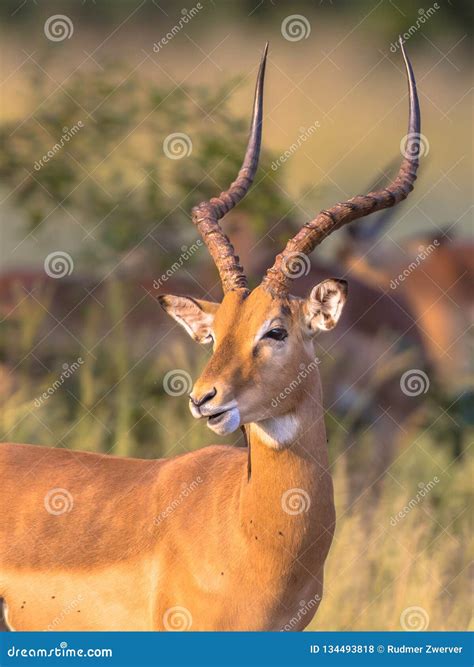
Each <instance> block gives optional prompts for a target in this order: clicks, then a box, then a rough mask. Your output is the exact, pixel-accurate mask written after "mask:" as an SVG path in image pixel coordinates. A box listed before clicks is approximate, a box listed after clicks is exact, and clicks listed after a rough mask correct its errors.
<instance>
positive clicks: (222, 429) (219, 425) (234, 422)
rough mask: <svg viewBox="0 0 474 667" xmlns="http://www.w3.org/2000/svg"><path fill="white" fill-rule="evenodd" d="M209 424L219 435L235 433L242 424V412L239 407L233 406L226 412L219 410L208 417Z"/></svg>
mask: <svg viewBox="0 0 474 667" xmlns="http://www.w3.org/2000/svg"><path fill="white" fill-rule="evenodd" d="M207 425H208V427H209V428H210V429H211V431H214V433H217V434H218V435H227V434H228V433H233V432H234V431H236V430H237V429H238V428H239V426H240V412H239V409H238V408H231V409H230V410H226V411H225V412H218V413H217V414H214V415H211V416H210V417H208V419H207Z"/></svg>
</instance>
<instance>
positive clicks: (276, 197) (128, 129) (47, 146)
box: [0, 63, 292, 270]
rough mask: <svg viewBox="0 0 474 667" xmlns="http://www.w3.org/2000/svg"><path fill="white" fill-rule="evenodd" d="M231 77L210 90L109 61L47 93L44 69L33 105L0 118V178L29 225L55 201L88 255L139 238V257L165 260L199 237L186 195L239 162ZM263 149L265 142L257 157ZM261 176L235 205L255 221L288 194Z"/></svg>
mask: <svg viewBox="0 0 474 667" xmlns="http://www.w3.org/2000/svg"><path fill="white" fill-rule="evenodd" d="M46 68H47V64H46V63H44V69H46ZM235 83H236V82H235V81H231V82H229V83H228V84H227V85H225V86H220V87H217V88H216V90H215V91H209V90H208V89H206V88H204V87H194V88H192V87H175V86H173V85H171V86H170V85H166V86H163V85H158V84H156V83H154V82H153V81H150V80H148V79H145V78H144V77H143V76H142V75H140V74H139V73H137V72H132V73H127V71H126V68H125V67H124V65H123V64H110V65H108V66H107V67H105V68H104V69H103V70H97V71H87V72H82V71H81V72H76V73H75V74H73V75H72V76H71V77H70V78H69V79H68V80H67V81H66V83H65V84H64V86H63V87H62V89H61V90H57V91H56V92H54V93H53V94H51V93H50V92H49V89H48V86H49V85H50V82H49V81H48V78H47V77H44V76H41V77H37V78H36V79H35V80H34V81H32V90H34V91H35V99H34V100H33V109H35V111H34V116H33V117H32V118H29V119H26V120H25V122H23V123H22V124H21V125H20V126H19V127H18V123H14V124H12V125H8V124H7V125H4V126H3V127H2V128H1V130H0V140H1V143H2V145H3V150H2V154H1V157H0V176H1V179H2V181H3V182H6V183H7V184H8V185H9V186H10V187H11V188H12V189H14V198H15V202H16V204H18V205H19V206H20V207H21V209H22V210H23V211H24V212H26V214H27V218H28V224H29V226H30V228H31V229H38V228H41V230H44V229H45V228H46V227H47V226H48V225H50V224H51V222H52V220H53V219H54V213H55V212H56V211H58V212H59V213H61V214H63V213H64V211H67V212H68V213H69V214H70V215H71V216H73V219H74V220H75V221H77V223H78V224H80V225H81V226H82V227H83V228H84V230H85V233H86V235H87V232H88V233H89V234H90V237H89V243H88V244H86V248H87V250H88V252H89V253H90V254H91V259H93V260H94V261H96V260H97V259H101V260H107V259H111V260H114V259H116V258H117V256H119V257H120V256H123V255H124V254H126V253H128V252H129V251H131V250H132V249H134V248H136V247H138V246H139V245H141V244H143V245H142V247H143V249H144V250H145V251H146V253H147V254H148V256H149V259H150V260H151V261H150V263H149V264H148V265H149V266H153V268H154V270H157V269H159V268H162V267H164V265H165V262H166V261H167V255H169V256H172V257H176V256H178V255H179V254H180V252H181V250H180V248H181V246H182V245H183V244H185V243H189V242H190V241H192V240H193V239H194V238H195V237H196V232H195V230H194V228H193V227H192V225H190V224H189V216H190V211H191V208H192V206H194V205H195V204H197V203H199V202H200V201H202V200H203V199H208V198H209V197H211V196H215V195H217V194H218V193H219V192H220V191H221V190H222V189H224V188H226V187H227V186H228V185H229V183H230V182H231V181H232V180H233V179H234V178H235V176H236V174H237V172H238V170H239V168H240V165H241V162H242V158H243V155H244V152H245V146H246V141H247V127H248V123H247V120H246V121H245V122H243V121H242V120H237V119H235V118H234V117H232V115H231V114H230V113H229V109H228V97H229V94H230V93H229V91H230V89H231V88H234V87H235ZM249 111H250V103H249ZM206 114H209V115H208V116H207V115H206ZM174 133H180V134H184V135H186V136H185V137H184V139H182V140H180V139H178V140H177V144H174V147H175V152H174V153H173V150H172V147H173V144H172V145H171V149H170V150H168V154H169V153H170V152H171V155H172V156H173V157H176V156H177V155H182V156H183V157H181V158H180V159H170V157H167V149H166V142H167V137H169V136H170V135H173V134H174ZM65 137H67V138H65ZM61 141H62V144H63V145H61ZM180 141H181V143H180ZM56 145H59V148H58V147H57V146H56ZM55 146H56V148H55ZM48 151H51V152H52V153H51V152H50V158H49V159H46V160H45V159H44V158H43V156H47V157H48ZM179 151H181V152H179ZM271 159H272V156H270V155H268V154H267V153H265V151H264V152H263V154H262V158H261V162H262V164H263V165H268V164H270V163H271ZM258 181H259V185H258V196H252V195H250V196H249V197H247V198H246V199H245V200H244V201H243V202H242V204H241V205H240V206H239V214H243V215H245V213H246V212H247V213H251V217H250V220H251V223H249V224H252V225H254V229H260V230H261V229H262V227H263V226H264V224H265V225H272V220H279V219H280V218H282V217H284V216H285V215H286V214H287V213H288V211H289V210H290V209H291V206H292V204H291V202H289V201H288V200H287V199H286V198H285V196H284V195H283V191H282V190H281V189H280V188H279V187H278V181H277V176H276V175H275V174H273V172H272V175H271V177H265V176H264V175H263V173H262V172H259V174H258ZM269 212H270V213H269ZM269 215H270V220H269V219H268V218H269ZM66 220H68V221H70V219H69V218H68V216H67V215H66ZM70 222H71V224H74V223H73V222H72V221H70ZM144 265H145V262H144Z"/></svg>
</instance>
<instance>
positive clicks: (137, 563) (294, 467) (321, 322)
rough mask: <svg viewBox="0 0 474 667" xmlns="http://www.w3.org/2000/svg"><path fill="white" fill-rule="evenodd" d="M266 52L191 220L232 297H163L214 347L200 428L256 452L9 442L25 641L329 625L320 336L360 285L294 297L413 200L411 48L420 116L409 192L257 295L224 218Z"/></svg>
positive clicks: (0, 539) (10, 549)
mask: <svg viewBox="0 0 474 667" xmlns="http://www.w3.org/2000/svg"><path fill="white" fill-rule="evenodd" d="M266 51H267V48H265V51H264V54H263V57H262V61H261V64H260V69H259V73H258V78H257V86H256V92H255V100H254V107H253V116H252V122H251V127H250V136H249V142H248V146H247V151H246V154H245V158H244V162H243V165H242V168H241V170H240V172H239V174H238V176H237V179H236V180H235V181H234V182H233V183H232V184H231V186H230V187H229V188H228V189H227V190H226V191H225V192H222V193H221V194H220V195H219V196H218V197H216V198H213V199H211V200H210V201H207V202H204V203H201V204H200V205H199V206H197V207H195V208H194V209H193V213H192V217H193V222H194V224H195V225H196V227H197V229H198V231H199V232H200V234H201V235H202V238H203V240H204V242H205V244H206V246H207V248H208V249H209V252H210V254H211V256H212V258H213V260H214V263H215V265H216V267H217V269H218V272H219V276H220V280H221V283H222V288H223V292H224V297H223V300H222V302H221V303H212V302H209V301H203V300H200V299H195V298H191V297H186V296H172V295H164V296H161V298H160V303H161V305H162V306H163V308H164V309H165V310H166V311H167V312H168V313H169V315H171V317H173V318H174V319H175V320H176V321H177V322H178V323H179V324H181V325H182V326H183V327H184V329H185V330H186V331H187V332H188V333H189V334H190V335H191V336H192V338H193V339H194V340H196V341H197V342H199V343H204V344H206V343H209V344H212V345H213V354H212V356H211V358H210V360H209V363H208V364H207V365H206V367H205V369H204V371H203V373H202V374H201V376H200V377H199V379H198V380H197V382H196V383H195V384H194V387H193V389H192V393H191V394H190V409H191V412H192V414H193V416H194V417H196V419H201V420H205V421H206V423H207V425H208V427H209V428H210V429H211V430H212V431H214V433H217V434H218V435H224V434H228V433H232V432H234V431H236V430H237V429H238V428H239V427H243V429H244V430H245V434H246V440H247V445H248V446H247V447H246V448H235V447H230V446H222V445H214V446H211V447H207V448H204V449H201V450H199V451H194V452H192V453H189V454H185V455H183V456H178V457H175V458H172V459H168V460H140V459H127V458H118V457H113V456H107V455H102V454H92V453H87V452H78V451H67V450H64V449H59V448H43V447H35V446H31V445H17V444H4V445H2V446H1V447H0V464H1V483H0V499H1V506H2V512H1V519H0V530H1V534H0V564H1V571H0V597H1V598H2V599H3V606H4V616H5V625H6V626H7V627H10V628H11V629H16V630H40V629H48V628H49V629H54V628H56V629H61V630H86V629H87V630H178V629H191V630H279V629H292V630H301V629H303V628H304V627H305V626H306V625H307V624H308V622H309V620H310V619H311V618H312V616H314V614H315V613H316V610H317V607H318V605H319V602H320V600H321V597H322V592H323V569H324V563H325V560H326V557H327V555H328V551H329V548H330V545H331V541H332V537H333V531H334V525H335V512H334V503H333V487H332V481H331V476H330V472H329V468H328V454H327V449H326V433H325V427H324V419H323V416H324V414H323V406H322V395H321V386H320V380H319V373H318V367H317V363H316V362H315V357H314V350H313V338H314V336H315V335H316V334H317V333H318V332H319V331H326V330H329V329H332V328H333V327H334V326H335V325H336V323H337V321H338V319H339V317H340V315H341V311H342V308H343V306H344V302H345V300H346V295H347V287H346V283H345V282H344V281H342V280H337V279H329V280H323V282H321V283H319V284H318V285H316V286H315V287H313V288H312V289H311V291H310V293H309V295H308V296H307V298H304V299H303V298H296V297H292V296H291V295H290V294H289V288H290V285H291V281H292V279H293V278H294V277H295V272H294V270H293V269H294V262H295V261H296V262H297V261H298V260H300V259H301V257H302V256H303V255H309V254H310V253H311V252H312V250H313V249H314V248H315V247H316V246H317V245H318V244H319V243H321V242H322V241H323V240H324V239H325V238H326V237H327V236H329V234H331V233H332V232H333V231H335V230H336V229H338V228H339V227H341V226H342V225H344V224H347V223H349V222H350V221H352V220H355V219H357V218H361V217H363V216H365V215H368V214H369V213H372V212H373V211H377V210H380V209H383V208H386V207H389V206H393V205H395V204H397V203H398V202H400V201H401V200H403V199H405V197H407V195H408V194H409V192H410V191H411V190H412V189H413V182H414V180H415V178H416V169H417V167H418V147H417V135H418V134H419V132H420V114H419V107H418V100H417V93H416V87H415V81H414V75H413V71H412V68H411V65H410V63H409V61H408V59H407V57H406V55H405V52H404V50H403V45H402V53H403V57H404V61H405V66H406V71H407V78H408V88H409V101H410V104H409V124H408V138H407V147H406V151H405V156H404V158H403V160H402V163H401V166H400V170H399V173H398V176H397V178H396V179H395V180H394V182H393V183H392V184H391V185H389V186H388V187H387V188H386V189H384V190H380V191H376V192H370V193H369V194H368V195H363V196H362V195H359V196H356V197H354V198H352V199H350V200H349V201H346V202H343V203H338V204H336V205H335V206H333V207H332V208H330V209H327V210H324V211H321V213H319V214H318V215H317V217H316V218H315V219H314V220H312V221H310V222H308V223H306V224H305V225H304V227H303V228H302V229H301V230H300V231H299V232H298V233H297V234H296V236H295V237H294V238H293V239H291V240H290V241H289V242H288V244H287V246H286V248H285V249H284V250H283V252H282V253H281V254H279V255H278V256H277V257H276V259H275V262H274V264H273V266H272V267H271V268H270V269H268V271H267V273H266V275H265V277H264V278H263V281H262V282H261V284H260V285H259V286H258V287H257V288H256V289H254V290H252V291H250V290H249V288H248V284H247V279H246V277H245V275H244V272H243V269H242V267H241V266H240V264H239V259H238V257H237V256H236V254H235V253H234V249H233V247H232V245H231V243H230V241H229V239H228V238H227V236H226V235H225V234H224V232H223V231H222V228H221V226H220V224H219V220H220V219H221V218H222V217H223V216H224V215H225V213H227V212H228V211H229V210H230V209H231V208H232V207H233V206H235V205H236V204H237V203H238V202H239V201H240V200H241V199H242V197H243V196H244V195H245V194H246V192H247V191H248V189H249V187H250V185H251V183H252V180H253V178H254V176H255V172H256V170H257V163H258V157H259V152H260V143H261V132H262V98H263V82H264V72H265V61H266ZM185 488H187V489H189V493H188V494H185V497H183V489H185ZM302 604H304V605H305V606H306V610H307V612H308V613H304V614H303V613H301V605H302ZM58 619H59V620H58Z"/></svg>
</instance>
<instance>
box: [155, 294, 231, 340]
mask: <svg viewBox="0 0 474 667" xmlns="http://www.w3.org/2000/svg"><path fill="white" fill-rule="evenodd" d="M158 302H159V304H160V306H161V307H162V308H163V310H166V312H167V313H168V315H171V317H172V318H173V319H174V320H176V322H178V324H181V326H182V327H183V328H184V329H186V331H187V332H188V334H189V335H190V336H191V338H193V339H194V340H195V341H197V342H198V343H211V342H212V340H213V328H212V327H213V324H214V315H215V313H216V311H217V309H218V308H219V304H218V303H214V302H213V301H203V300H202V299H193V298H191V297H190V296H174V295H172V294H163V295H160V296H159V297H158Z"/></svg>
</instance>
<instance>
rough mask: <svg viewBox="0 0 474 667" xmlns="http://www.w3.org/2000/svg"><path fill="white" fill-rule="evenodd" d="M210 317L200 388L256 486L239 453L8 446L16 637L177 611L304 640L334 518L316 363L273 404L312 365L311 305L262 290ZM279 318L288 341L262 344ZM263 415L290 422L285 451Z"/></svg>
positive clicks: (3, 569) (5, 462)
mask: <svg viewBox="0 0 474 667" xmlns="http://www.w3.org/2000/svg"><path fill="white" fill-rule="evenodd" d="M332 284H333V283H331V285H332ZM335 284H336V283H334V285H335ZM322 292H325V289H324V288H322V291H321V290H319V291H318V294H319V293H322ZM331 294H332V289H331ZM313 307H314V308H317V309H318V312H320V311H321V309H322V311H324V312H325V308H326V306H325V305H324V304H319V305H318V304H313ZM215 310H216V314H215V320H214V323H213V332H214V336H215V341H216V342H215V351H214V354H213V356H212V358H211V360H210V362H209V364H208V365H207V367H206V368H205V370H204V373H203V375H202V376H201V378H200V379H199V381H198V383H196V386H195V388H194V391H201V390H203V389H205V388H206V386H207V385H209V384H217V385H218V400H220V401H223V400H227V398H229V397H230V396H232V398H234V399H236V400H237V401H238V403H239V407H240V409H241V414H242V421H243V423H245V424H246V427H245V428H246V433H247V438H248V440H249V442H250V445H251V468H252V474H251V476H250V478H249V476H248V470H247V451H246V450H245V449H236V448H232V447H228V446H211V447H207V448H204V449H202V450H199V451H196V452H192V453H189V454H185V455H183V456H179V457H175V458H172V459H169V460H157V461H146V460H138V459H120V458H115V457H112V456H107V455H102V454H90V453H85V452H78V451H68V450H63V449H59V448H43V447H38V446H31V445H17V444H3V445H1V446H0V471H1V484H0V505H1V506H2V508H4V511H3V512H2V515H1V518H0V545H1V546H0V597H2V598H4V600H5V601H6V603H7V605H8V609H9V621H10V623H11V626H12V628H13V629H16V630H41V629H60V630H85V629H90V630H152V629H156V630H163V629H165V630H166V629H170V627H169V625H170V621H169V614H170V613H171V614H173V613H176V614H178V615H179V614H181V616H183V614H184V621H185V627H183V628H182V629H192V630H280V629H282V628H284V627H286V628H287V629H294V630H301V629H303V628H304V627H305V625H306V624H307V623H308V622H309V621H310V620H311V617H312V616H313V615H314V613H315V612H316V610H317V607H318V605H319V602H320V599H321V596H322V591H323V567H324V562H325V559H326V557H327V554H328V551H329V547H330V544H331V541H332V535H333V530H334V521H335V515H334V505H333V489H332V482H331V478H330V474H329V469H328V459H327V451H326V436H325V429H324V422H323V409H322V397H321V388H320V382H319V375H318V371H317V369H315V370H314V372H312V373H310V374H308V376H307V377H306V378H305V379H304V381H303V382H301V385H299V386H298V387H296V388H295V389H294V391H293V392H292V394H291V395H290V396H288V397H287V400H286V399H285V401H282V403H281V405H279V406H278V407H277V408H272V406H271V399H272V397H274V396H275V395H276V394H278V392H280V391H282V389H284V387H285V386H286V385H287V384H288V382H289V381H290V380H291V379H292V378H294V377H295V376H296V375H297V374H298V372H299V370H300V369H301V365H302V364H304V363H306V364H307V363H310V362H311V360H312V359H313V356H312V354H311V346H310V337H311V335H312V334H313V333H314V332H313V331H311V330H310V329H311V322H309V321H308V319H307V318H306V319H305V315H304V313H306V311H307V310H308V303H307V302H306V303H305V302H302V301H301V300H297V299H284V300H281V299H279V298H274V297H272V296H271V295H270V294H269V293H268V292H265V291H264V290H262V289H261V288H258V289H257V290H254V292H252V293H251V294H250V295H249V296H246V295H242V294H238V293H235V292H234V293H229V294H227V295H226V297H225V299H224V301H223V303H222V304H221V306H216V308H215ZM274 316H278V317H279V318H280V320H281V321H282V322H283V323H284V324H285V326H286V327H287V328H288V332H289V340H290V344H288V345H285V346H281V345H279V344H278V345H276V346H275V345H274V344H273V343H267V342H264V343H258V344H255V341H254V336H255V335H256V333H257V332H258V331H259V329H261V327H262V324H263V322H265V321H267V320H268V319H269V318H273V317H274ZM331 318H332V316H331ZM270 412H271V414H272V415H276V414H280V415H288V414H291V415H292V416H294V418H295V419H297V423H298V434H297V436H296V437H295V439H294V441H293V442H291V443H285V447H284V448H282V449H273V448H272V447H269V446H268V442H267V441H266V440H265V437H262V434H261V432H260V430H259V428H258V427H259V423H260V421H261V419H262V418H263V417H265V416H268V415H269V414H270ZM253 422H255V423H253ZM193 482H194V483H195V487H194V488H193V490H192V492H191V493H190V494H189V495H188V496H187V497H184V498H182V497H181V495H180V494H181V493H182V490H183V488H184V487H186V488H189V487H190V485H191V484H192V483H193ZM55 488H59V489H65V490H67V492H68V493H69V494H70V497H71V498H72V501H73V502H72V506H71V505H70V506H69V510H70V511H66V512H64V513H62V514H59V515H54V514H51V513H50V512H48V511H47V509H46V507H45V497H46V495H47V494H48V492H49V491H50V490H51V489H55ZM291 489H296V490H304V493H305V494H307V498H308V506H307V507H305V511H302V512H300V513H297V514H292V513H288V512H287V511H286V510H285V508H284V503H283V498H284V495H285V493H286V492H288V491H289V490H291ZM180 498H181V500H180V502H178V503H177V504H175V506H174V508H173V510H172V511H171V512H170V513H169V514H168V515H166V516H165V517H164V518H163V517H162V514H161V513H162V512H163V511H164V510H166V508H167V507H168V506H169V505H171V504H172V503H173V501H175V500H176V499H180ZM160 517H161V518H160ZM157 519H159V520H157ZM302 600H303V601H305V603H309V611H308V613H306V614H304V615H301V614H300V613H299V612H300V610H301V601H302ZM176 607H179V608H180V609H181V611H178V612H175V611H174V609H175V608H176ZM183 609H184V612H183ZM170 610H171V611H170Z"/></svg>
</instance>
